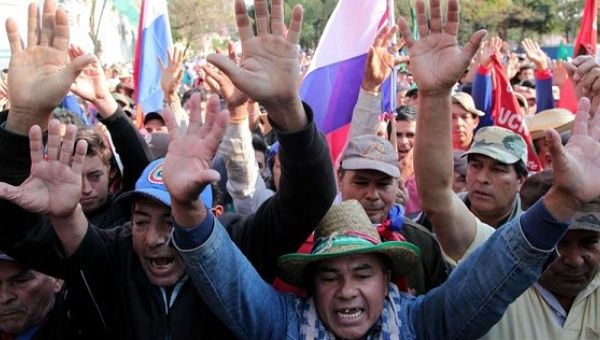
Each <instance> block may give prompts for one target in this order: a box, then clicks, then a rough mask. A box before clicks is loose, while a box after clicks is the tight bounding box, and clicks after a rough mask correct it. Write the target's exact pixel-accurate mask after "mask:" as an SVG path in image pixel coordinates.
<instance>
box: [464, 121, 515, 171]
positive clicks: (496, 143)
mask: <svg viewBox="0 0 600 340" xmlns="http://www.w3.org/2000/svg"><path fill="white" fill-rule="evenodd" d="M470 154H481V155H484V156H488V157H490V158H492V159H495V160H497V161H499V162H502V163H504V164H514V163H517V162H518V161H522V162H523V164H527V144H525V141H524V140H523V138H522V137H521V136H519V135H518V134H516V133H514V132H513V131H511V130H509V129H505V128H503V127H499V126H486V127H482V128H481V129H479V130H478V131H477V133H476V134H475V137H473V144H472V145H471V148H470V149H469V151H467V152H466V153H465V155H470ZM463 157H464V156H463Z"/></svg>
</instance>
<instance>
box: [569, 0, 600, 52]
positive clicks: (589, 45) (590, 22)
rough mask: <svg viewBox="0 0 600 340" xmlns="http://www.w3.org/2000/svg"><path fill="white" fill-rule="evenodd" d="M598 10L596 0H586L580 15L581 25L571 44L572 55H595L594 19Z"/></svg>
mask: <svg viewBox="0 0 600 340" xmlns="http://www.w3.org/2000/svg"><path fill="white" fill-rule="evenodd" d="M597 12H598V1H597V0H586V1H585V7H584V8H583V15H582V17H581V26H580V27H579V33H578V34H577V39H575V44H573V54H574V57H577V56H580V55H596V43H597V42H598V36H597V33H596V19H597Z"/></svg>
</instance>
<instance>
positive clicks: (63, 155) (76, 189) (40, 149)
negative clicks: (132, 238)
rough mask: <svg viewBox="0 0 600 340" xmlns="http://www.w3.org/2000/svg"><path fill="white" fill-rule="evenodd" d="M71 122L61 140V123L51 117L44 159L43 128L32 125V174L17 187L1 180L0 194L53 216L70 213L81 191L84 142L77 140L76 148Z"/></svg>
mask: <svg viewBox="0 0 600 340" xmlns="http://www.w3.org/2000/svg"><path fill="white" fill-rule="evenodd" d="M76 133H77V128H76V127H75V126H74V125H69V126H68V127H67V130H66V133H65V136H64V140H63V142H62V143H61V141H60V122H59V121H58V120H56V119H52V120H50V122H49V124H48V143H47V150H48V151H47V159H44V144H43V142H42V130H41V128H40V127H39V126H37V125H35V126H33V127H31V130H30V131H29V140H30V148H31V174H30V175H29V178H27V179H26V180H25V182H23V183H22V184H21V185H20V186H18V187H15V186H12V185H9V184H6V183H0V197H1V198H3V199H6V200H8V201H10V202H12V203H14V204H16V205H18V206H20V207H21V208H23V209H25V210H27V211H30V212H32V213H37V214H45V215H49V216H50V217H51V218H52V217H58V218H60V217H65V216H69V215H71V214H72V213H73V212H74V210H75V208H76V207H77V204H79V196H80V194H81V169H82V167H83V161H84V160H85V154H86V150H87V144H86V142H85V141H79V142H78V143H77V146H76V147H75V154H74V155H73V148H74V145H75V134H76Z"/></svg>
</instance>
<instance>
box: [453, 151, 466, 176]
mask: <svg viewBox="0 0 600 340" xmlns="http://www.w3.org/2000/svg"><path fill="white" fill-rule="evenodd" d="M464 155H465V152H464V151H461V150H454V172H458V173H459V174H461V175H463V176H466V175H467V160H466V159H465V158H464Z"/></svg>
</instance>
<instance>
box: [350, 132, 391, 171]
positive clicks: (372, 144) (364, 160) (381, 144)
mask: <svg viewBox="0 0 600 340" xmlns="http://www.w3.org/2000/svg"><path fill="white" fill-rule="evenodd" d="M341 168H342V169H345V170H377V171H381V172H383V173H385V174H387V175H390V176H392V177H394V178H398V177H400V169H398V153H397V152H396V148H394V147H393V146H392V144H391V143H390V142H389V141H388V140H386V139H383V138H381V137H378V136H376V135H362V136H357V137H354V138H352V139H351V140H350V142H348V145H347V146H346V150H344V153H343V154H342V161H341Z"/></svg>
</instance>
